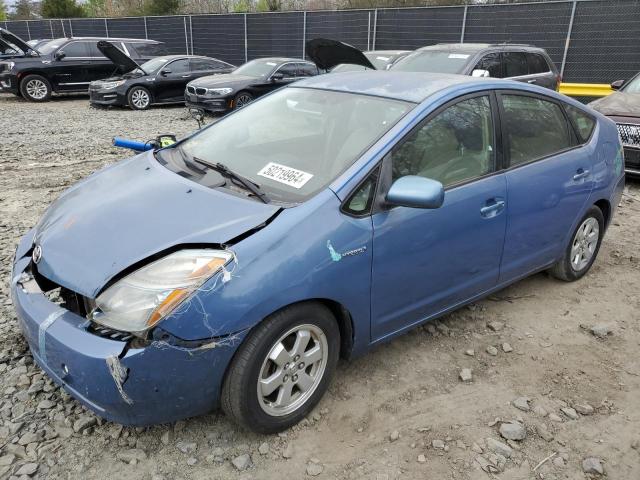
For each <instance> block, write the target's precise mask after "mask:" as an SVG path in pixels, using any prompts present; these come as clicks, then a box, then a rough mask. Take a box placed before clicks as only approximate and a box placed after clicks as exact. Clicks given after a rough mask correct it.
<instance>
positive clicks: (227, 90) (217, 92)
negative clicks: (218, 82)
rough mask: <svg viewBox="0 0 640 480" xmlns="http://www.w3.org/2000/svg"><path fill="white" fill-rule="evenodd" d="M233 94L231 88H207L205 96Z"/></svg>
mask: <svg viewBox="0 0 640 480" xmlns="http://www.w3.org/2000/svg"><path fill="white" fill-rule="evenodd" d="M231 92H233V88H207V95H213V96H216V97H217V96H219V95H229V94H230V93H231Z"/></svg>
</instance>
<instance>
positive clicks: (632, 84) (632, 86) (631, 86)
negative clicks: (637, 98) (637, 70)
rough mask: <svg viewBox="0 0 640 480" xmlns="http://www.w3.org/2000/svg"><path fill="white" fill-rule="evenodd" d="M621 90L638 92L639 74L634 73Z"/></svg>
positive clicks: (639, 85) (639, 91)
mask: <svg viewBox="0 0 640 480" xmlns="http://www.w3.org/2000/svg"><path fill="white" fill-rule="evenodd" d="M622 91H623V92H625V93H640V75H636V76H635V77H634V78H632V79H631V80H629V83H627V84H626V85H625V86H624V87H623V88H622Z"/></svg>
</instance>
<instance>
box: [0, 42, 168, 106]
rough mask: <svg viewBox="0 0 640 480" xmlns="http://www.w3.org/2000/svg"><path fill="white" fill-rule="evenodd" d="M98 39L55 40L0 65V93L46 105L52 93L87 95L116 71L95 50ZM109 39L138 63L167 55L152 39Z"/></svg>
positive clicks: (114, 67) (115, 68)
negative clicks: (95, 81) (95, 84)
mask: <svg viewBox="0 0 640 480" xmlns="http://www.w3.org/2000/svg"><path fill="white" fill-rule="evenodd" d="M100 40H103V38H101V37H95V38H94V37H73V38H58V39H55V40H51V41H49V42H48V43H46V44H44V45H43V46H41V47H40V48H39V49H38V51H37V53H36V52H33V51H32V52H33V53H32V56H29V57H20V58H13V59H10V60H6V61H2V62H0V92H11V93H13V94H15V95H18V96H22V97H24V98H26V99H27V100H30V101H32V102H45V101H47V100H49V98H50V97H51V93H52V92H56V93H74V92H87V91H88V88H89V83H91V82H92V81H93V80H99V79H102V78H107V77H109V76H111V75H112V74H113V73H115V72H116V71H117V67H116V66H115V65H114V64H113V62H112V61H111V60H109V59H108V58H106V57H105V56H104V55H103V54H102V53H101V52H100V50H98V47H97V43H98V41H100ZM104 40H107V39H106V38H104ZM108 40H109V41H110V42H111V43H113V44H114V45H115V46H116V47H117V48H119V49H121V50H122V51H123V52H125V53H126V54H127V55H129V56H130V57H131V58H134V59H135V60H136V61H138V62H139V63H142V62H145V61H147V60H150V59H151V58H153V57H157V56H159V55H164V54H165V53H166V52H165V49H164V46H163V44H162V43H160V42H156V41H154V40H140V39H133V38H109V39H108ZM13 43H15V42H13ZM23 43H24V42H23ZM25 45H26V43H25ZM17 46H18V47H20V48H22V46H21V45H17ZM25 48H28V46H27V47H25Z"/></svg>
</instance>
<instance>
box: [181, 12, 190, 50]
mask: <svg viewBox="0 0 640 480" xmlns="http://www.w3.org/2000/svg"><path fill="white" fill-rule="evenodd" d="M182 21H183V23H184V47H185V48H186V53H187V55H189V35H187V17H182Z"/></svg>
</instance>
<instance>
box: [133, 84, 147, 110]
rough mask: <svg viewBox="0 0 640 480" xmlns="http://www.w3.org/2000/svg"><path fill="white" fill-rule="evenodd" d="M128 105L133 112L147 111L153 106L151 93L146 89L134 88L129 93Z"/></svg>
mask: <svg viewBox="0 0 640 480" xmlns="http://www.w3.org/2000/svg"><path fill="white" fill-rule="evenodd" d="M127 103H128V104H129V107H131V108H132V109H133V110H146V109H147V108H149V107H150V106H151V92H149V90H147V89H146V88H144V87H133V88H131V89H130V90H129V92H128V93H127Z"/></svg>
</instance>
